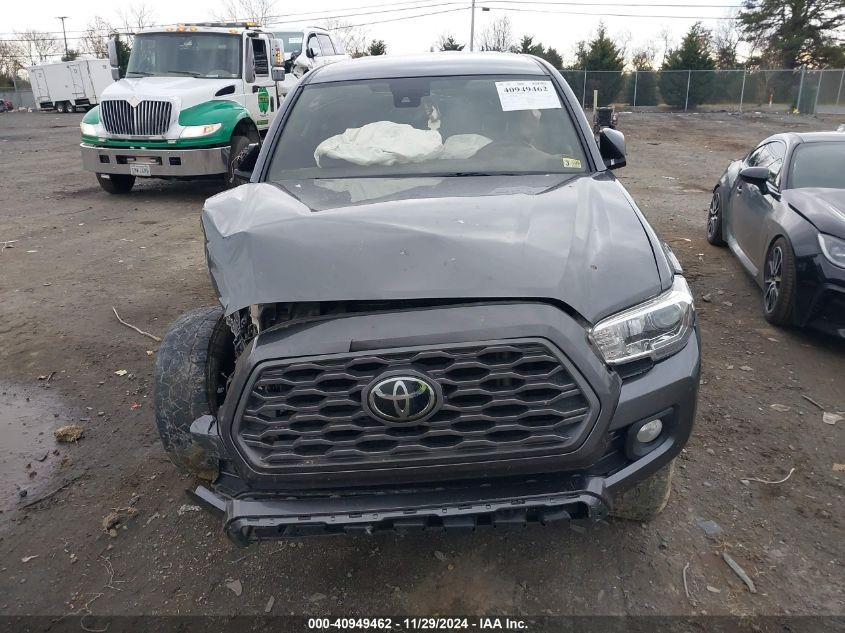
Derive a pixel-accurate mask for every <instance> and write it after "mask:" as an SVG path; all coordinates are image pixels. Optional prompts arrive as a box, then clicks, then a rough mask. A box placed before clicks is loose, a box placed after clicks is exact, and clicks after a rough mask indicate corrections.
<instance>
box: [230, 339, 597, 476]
mask: <svg viewBox="0 0 845 633" xmlns="http://www.w3.org/2000/svg"><path fill="white" fill-rule="evenodd" d="M397 370H415V371H418V372H421V373H423V374H425V375H426V376H428V377H429V378H430V379H431V380H432V381H433V382H436V383H438V384H439V385H440V388H441V389H442V391H443V404H442V407H441V408H440V409H439V410H438V411H437V412H436V413H435V414H434V415H432V416H431V417H430V418H428V419H424V420H423V421H421V422H411V423H407V424H387V423H384V422H382V421H380V420H377V419H375V418H373V417H371V416H370V415H368V414H367V413H366V412H365V411H364V408H363V406H362V392H363V391H364V389H365V388H366V387H367V386H368V385H369V384H370V383H372V382H373V381H374V380H376V379H377V378H378V377H379V376H381V375H382V374H383V373H384V372H386V371H390V372H394V371H397ZM579 382H580V379H576V378H575V377H573V375H572V372H570V371H569V370H568V369H567V364H566V363H565V362H564V361H562V359H561V357H559V356H558V354H557V353H556V352H554V351H552V349H550V347H549V346H548V345H547V344H546V343H544V342H540V341H536V340H525V341H518V342H493V343H485V344H477V343H476V344H466V345H454V346H450V347H447V348H445V349H444V348H433V347H416V348H411V349H405V350H399V351H392V350H391V351H384V352H369V353H359V354H347V355H343V356H333V357H314V358H306V359H296V360H291V361H279V362H278V363H275V362H274V363H271V364H267V365H263V366H261V367H260V368H259V369H258V370H257V371H256V375H255V376H254V378H253V380H252V382H251V383H250V385H249V386H248V388H247V392H246V393H245V394H244V397H242V399H241V404H240V406H239V408H238V411H237V413H236V415H235V419H234V422H233V426H232V433H233V438H234V440H235V443H236V445H237V447H238V448H239V450H240V452H241V453H242V455H243V456H244V458H245V459H246V460H247V461H248V462H249V463H250V464H251V465H252V466H253V467H255V468H256V469H257V470H259V471H264V472H297V473H299V472H307V471H331V470H340V469H342V470H367V469H372V468H379V469H383V468H390V467H393V466H412V465H413V466H416V465H433V464H445V463H468V462H475V461H478V462H482V461H486V462H490V461H491V460H492V461H495V460H504V459H513V458H516V457H522V456H535V455H556V454H560V453H564V452H567V451H570V450H574V448H577V446H578V445H579V444H580V443H581V442H582V441H583V439H584V437H585V436H586V433H587V432H588V431H589V426H590V425H591V423H592V420H593V418H594V416H593V413H594V412H593V410H592V409H593V408H594V407H593V406H592V405H591V402H595V400H594V398H592V397H588V396H587V394H586V393H585V392H584V390H583V389H582V388H581V386H579ZM595 407H596V408H597V405H595ZM489 470H490V469H489V464H488V465H487V466H485V470H484V472H488V471H489Z"/></svg>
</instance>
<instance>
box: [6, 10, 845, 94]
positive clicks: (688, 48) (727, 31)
mask: <svg viewBox="0 0 845 633" xmlns="http://www.w3.org/2000/svg"><path fill="white" fill-rule="evenodd" d="M220 7H221V10H220V13H219V14H215V15H214V18H215V19H218V20H232V19H241V20H243V19H245V17H246V18H248V19H250V20H254V21H256V22H258V23H262V24H270V23H272V22H273V19H274V11H275V0H224V1H223V2H222V3H221V5H220ZM324 22H325V26H326V28H328V29H329V30H332V31H334V32H335V34H336V35H337V36H338V38H339V39H340V40H341V41H342V42H343V44H344V46H345V48H346V51H347V52H348V53H349V54H350V55H351V56H352V57H362V56H366V55H385V54H387V44H386V43H385V41H384V40H382V39H370V38H369V37H368V36H367V30H366V28H362V27H360V26H351V25H349V24H348V23H346V22H344V21H343V20H339V19H326V20H324ZM154 23H155V18H154V15H153V12H152V11H151V10H150V9H149V8H148V7H147V6H146V5H144V4H136V5H132V7H131V8H130V9H129V10H128V11H125V12H123V13H120V14H119V15H118V19H117V20H111V21H110V20H107V19H105V18H102V17H99V16H98V17H95V18H94V19H93V20H92V21H91V22H90V23H89V24H88V26H87V27H86V29H85V31H84V32H83V34H82V35H81V36H77V37H74V38H72V41H73V46H69V47H68V51H67V54H63V53H64V46H63V44H62V42H61V39H60V38H57V37H55V36H54V35H52V34H50V33H43V32H39V31H35V30H28V31H21V32H17V33H16V35H15V37H14V38H12V39H7V40H0V85H3V84H11V78H12V77H15V76H17V75H18V73H19V72H20V70H21V69H22V68H25V67H27V66H31V65H34V64H37V63H40V62H44V61H48V60H51V59H55V58H56V57H57V56H59V55H61V57H62V59H74V58H75V57H77V56H78V55H80V54H86V55H90V56H92V57H97V58H102V57H105V56H106V55H107V43H108V39H109V37H111V36H112V35H113V34H114V33H118V32H120V33H123V34H124V35H123V37H122V39H121V41H120V48H121V49H122V52H123V53H124V55H123V56H122V58H123V59H126V57H127V56H128V55H127V53H128V49H129V45H130V44H131V35H130V34H131V33H132V32H134V31H137V30H139V29H142V28H146V27H148V26H151V25H153V24H154ZM843 27H845V0H744V3H743V5H742V8H741V9H740V10H739V12H738V13H737V14H736V16H735V19H732V20H724V21H723V22H722V23H721V24H720V26H719V27H718V28H716V29H715V30H710V29H707V28H705V27H704V26H703V25H702V24H701V23H696V24H694V25H693V26H692V27H690V29H689V30H688V31H687V32H686V33H685V34H684V36H683V38H682V39H681V40H680V41H679V42H673V41H672V37H671V33H670V31H669V30H668V29H664V31H663V33H662V34H661V39H662V46H660V45H659V44H660V43H659V42H657V43H655V42H652V43H650V44H647V45H645V46H641V47H639V48H636V49H633V50H630V51H629V50H628V46H627V42H625V41H624V37H619V36H617V37H616V38H614V37H611V36H610V34H609V33H608V31H607V29H606V27H605V26H604V24H603V23H601V22H600V23H599V26H598V28H597V30H596V32H595V34H594V35H593V37H591V38H590V39H587V40H583V41H580V42H578V43H577V45H576V46H575V50H574V52H573V55H572V58H571V63H569V64H565V63H564V58H563V54H562V53H561V52H560V51H559V50H557V49H556V48H554V47H552V46H546V45H544V44H543V43H542V42H539V41H537V39H536V38H535V37H534V36H533V35H531V34H526V35H523V36H522V37H521V38H520V39H516V38H515V37H514V35H513V31H512V28H511V24H510V21H509V19H508V18H507V16H504V17H501V18H499V19H497V20H494V21H493V22H491V23H490V24H488V26H487V27H486V28H485V29H483V30H482V31H481V32H480V33H479V37H478V41H477V44H476V48H478V49H479V50H485V51H512V52H517V53H526V54H531V55H536V56H538V57H541V58H543V59H545V60H547V61H548V62H549V63H550V64H552V66H554V67H555V68H557V69H559V70H562V71H564V72H565V73H568V74H567V78H569V79H570V83H571V84H573V88H575V87H576V86H577V87H578V88H580V89H581V90H583V91H585V93H586V94H589V95H592V93H593V90H598V92H599V99H600V100H601V102H602V103H610V102H612V101H614V100H616V99H618V98H619V96H620V95H624V96H625V97H626V99H627V100H628V101H629V102H630V101H631V100H632V98H633V93H634V91H635V90H636V103H637V105H653V104H656V103H657V92H658V90H659V92H660V95H661V96H662V98H663V100H664V101H666V102H667V103H669V104H670V105H673V106H676V107H683V106H685V105H688V106H689V107H694V106H695V105H696V104H698V103H701V102H703V100H704V99H706V98H708V96H709V95H710V93H711V92H712V91H713V76H712V74H710V73H696V74H695V80H694V81H692V79H691V78H690V76H688V75H687V74H686V73H672V72H661V73H655V72H649V71H673V70H675V71H677V70H720V69H735V68H737V67H739V66H740V63H739V60H738V52H737V51H738V48H739V45H740V43H744V44H746V45H747V47H748V49H749V54H748V55H747V58H746V59H745V60H744V62H743V64H742V65H743V66H744V67H746V68H749V69H767V68H784V69H795V68H798V67H811V68H812V67H815V68H822V67H830V68H842V67H845V43H843V41H842V39H841V35H840V33H841V29H842V28H843ZM465 47H466V44H465V43H464V42H460V41H458V40H457V39H456V38H455V37H454V36H453V35H452V34H450V33H443V34H441V35H440V37H439V38H438V39H437V41H436V42H435V44H434V45H433V46H432V47H431V50H439V51H460V50H464V49H465ZM658 52H660V53H661V54H660V55H658ZM658 57H659V59H658ZM626 69H630V70H633V71H639V72H638V73H637V78H636V83H634V82H632V81H631V80H630V78H627V77H625V76H623V74H622V72H623V71H624V70H626ZM584 70H586V71H588V72H587V74H586V78H582V79H581V83H578V79H577V77H576V76H575V74H574V73H575V72H576V71H581V72H582V73H583V71H584ZM590 71H595V72H590ZM598 71H611V72H598ZM584 81H586V85H584V83H583V82H584ZM688 81H689V83H690V86H689V102H688V103H687V102H686V99H687V82H688Z"/></svg>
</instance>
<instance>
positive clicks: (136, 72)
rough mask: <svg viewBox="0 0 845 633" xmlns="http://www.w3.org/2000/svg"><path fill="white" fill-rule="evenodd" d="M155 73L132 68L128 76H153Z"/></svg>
mask: <svg viewBox="0 0 845 633" xmlns="http://www.w3.org/2000/svg"><path fill="white" fill-rule="evenodd" d="M153 74H154V73H148V72H147V71H146V70H130V71H129V72H127V73H126V76H127V77H151V76H152V75H153Z"/></svg>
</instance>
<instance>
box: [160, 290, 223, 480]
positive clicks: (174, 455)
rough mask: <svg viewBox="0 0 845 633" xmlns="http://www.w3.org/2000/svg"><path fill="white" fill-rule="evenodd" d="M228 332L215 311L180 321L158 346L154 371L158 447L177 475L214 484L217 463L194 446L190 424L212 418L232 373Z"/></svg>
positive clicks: (198, 312)
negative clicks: (209, 481) (159, 441)
mask: <svg viewBox="0 0 845 633" xmlns="http://www.w3.org/2000/svg"><path fill="white" fill-rule="evenodd" d="M234 367H235V353H234V345H233V337H232V331H231V330H230V329H229V326H228V325H227V324H226V322H225V320H224V319H223V309H222V308H221V307H220V306H213V307H208V308H198V309H196V310H192V311H190V312H187V313H186V314H183V315H182V316H181V317H179V318H178V319H177V320H176V321H175V322H174V323H173V325H171V326H170V330H169V331H168V332H167V334H166V335H165V337H164V340H163V341H162V342H161V346H160V347H159V348H158V352H157V353H156V365H155V372H154V377H155V418H156V426H157V427H158V433H159V436H160V437H161V443H162V445H163V446H164V449H165V450H166V451H167V454H168V456H169V457H170V461H172V462H173V463H174V464H176V466H177V467H179V469H180V470H182V471H183V472H186V473H188V474H192V475H196V476H197V477H200V478H201V479H209V480H213V479H214V478H215V476H216V471H217V461H216V460H215V459H214V458H213V457H211V456H209V455H206V453H205V451H204V450H203V449H202V447H200V446H198V445H196V444H195V443H194V441H193V437H192V435H191V424H193V422H194V420H196V419H197V418H198V417H200V416H202V415H206V414H211V415H216V414H217V410H218V409H219V408H220V406H221V405H222V404H223V400H224V398H225V396H226V385H227V382H228V377H229V375H231V373H232V372H233V371H234Z"/></svg>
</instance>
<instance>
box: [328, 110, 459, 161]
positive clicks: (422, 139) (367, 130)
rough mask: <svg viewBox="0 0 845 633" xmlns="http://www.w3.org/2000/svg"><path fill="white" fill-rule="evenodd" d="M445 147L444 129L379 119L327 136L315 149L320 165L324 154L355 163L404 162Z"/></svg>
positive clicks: (432, 154)
mask: <svg viewBox="0 0 845 633" xmlns="http://www.w3.org/2000/svg"><path fill="white" fill-rule="evenodd" d="M442 151H443V139H442V138H441V137H440V132H437V131H435V130H418V129H416V128H414V127H411V126H410V125H407V124H405V123H393V122H392V121H375V122H374V123H367V125H365V126H363V127H359V128H349V129H348V130H346V131H345V132H344V133H343V134H337V135H335V136H331V137H329V138H327V139H326V140H325V141H323V142H322V143H320V144H319V145H318V146H317V149H315V150H314V160H315V161H317V165H320V159H321V158H323V157H324V156H326V157H328V158H336V159H339V160H343V161H346V162H348V163H352V164H354V165H397V164H398V165H402V164H406V163H419V162H423V161H426V160H430V159H432V158H436V157H437V156H439V155H440V153H441V152H442Z"/></svg>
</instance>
